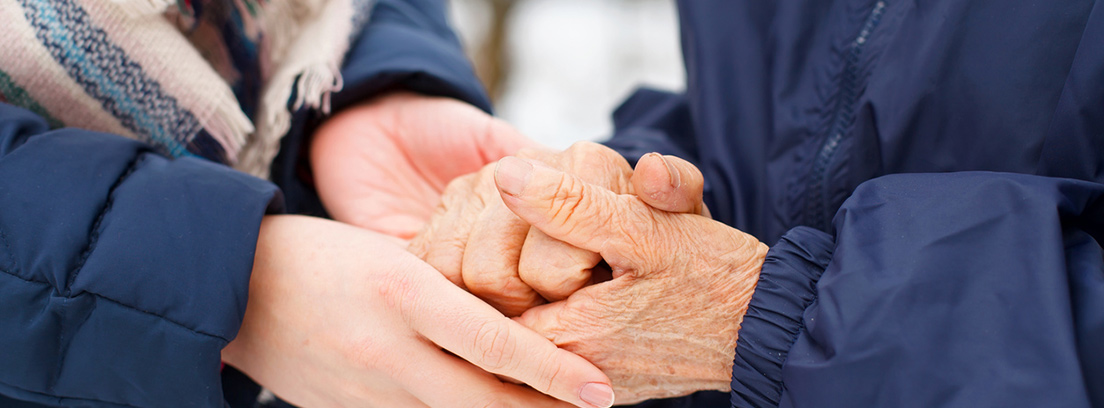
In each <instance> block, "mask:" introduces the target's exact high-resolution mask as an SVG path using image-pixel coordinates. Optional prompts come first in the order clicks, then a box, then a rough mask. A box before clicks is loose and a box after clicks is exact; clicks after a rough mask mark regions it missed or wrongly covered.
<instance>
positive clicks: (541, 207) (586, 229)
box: [495, 156, 653, 264]
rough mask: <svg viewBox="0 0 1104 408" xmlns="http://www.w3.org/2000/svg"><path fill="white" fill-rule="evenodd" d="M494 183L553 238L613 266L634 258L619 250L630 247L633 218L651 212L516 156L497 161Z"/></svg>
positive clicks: (633, 199) (512, 206) (635, 202)
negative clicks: (629, 228)
mask: <svg viewBox="0 0 1104 408" xmlns="http://www.w3.org/2000/svg"><path fill="white" fill-rule="evenodd" d="M495 184H497V185H498V190H499V193H500V195H501V196H502V201H503V202H505V203H506V206H507V207H509V208H510V210H511V211H513V212H514V214H517V216H518V217H520V218H521V219H523V220H525V221H526V222H528V223H529V224H531V225H533V226H534V227H536V228H537V229H539V230H541V231H542V232H544V233H545V234H548V236H550V237H552V238H555V239H558V240H561V241H563V242H566V243H568V244H571V245H574V246H576V247H579V248H582V249H585V250H587V251H591V252H597V253H599V254H601V255H602V257H603V258H605V259H606V260H607V261H608V262H610V263H611V264H613V263H614V259H624V257H625V256H626V255H630V254H622V253H618V251H617V249H618V248H622V249H623V248H630V247H631V246H626V245H624V244H626V243H629V241H630V240H628V239H626V234H625V232H624V231H626V228H625V227H626V226H627V225H626V221H628V219H629V217H632V216H633V215H638V214H641V213H647V212H650V211H653V210H652V209H651V208H648V206H646V205H644V204H643V203H641V202H640V201H639V200H637V199H636V197H633V196H630V195H618V194H616V193H614V192H613V191H610V190H608V189H605V188H601V187H598V186H595V185H593V184H590V183H587V182H585V181H583V180H582V179H580V178H578V177H576V176H574V175H571V174H567V173H564V172H562V171H559V170H555V169H552V168H550V167H546V166H543V165H540V164H536V165H534V163H533V162H529V161H526V160H522V159H519V158H517V157H513V156H507V157H504V158H502V160H499V161H498V167H496V168H495ZM650 219H651V218H650V217H641V221H644V220H650ZM634 227H635V226H634ZM611 258H612V259H611Z"/></svg>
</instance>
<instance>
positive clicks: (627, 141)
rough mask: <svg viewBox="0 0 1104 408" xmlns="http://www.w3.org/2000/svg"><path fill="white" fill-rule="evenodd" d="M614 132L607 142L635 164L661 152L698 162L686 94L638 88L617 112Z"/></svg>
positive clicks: (615, 112)
mask: <svg viewBox="0 0 1104 408" xmlns="http://www.w3.org/2000/svg"><path fill="white" fill-rule="evenodd" d="M613 125H614V129H615V131H614V134H613V136H612V137H610V140H607V141H606V142H605V145H606V146H609V147H610V148H611V149H613V150H616V151H617V152H618V153H620V154H621V155H622V156H624V157H625V158H626V159H627V160H629V161H630V162H632V163H633V164H634V165H635V163H636V161H637V160H639V159H640V157H641V156H643V155H645V154H648V153H651V152H658V153H660V154H668V155H674V156H678V157H681V158H683V159H686V160H688V161H690V162H692V163H695V164H696V163H697V159H698V158H697V144H696V143H695V136H694V129H693V126H692V121H691V118H690V105H689V102H688V100H687V99H686V94H683V93H678V94H676V93H671V92H666V91H660V90H655V89H651V88H640V89H637V90H636V91H635V92H634V93H633V94H632V95H631V96H629V98H628V99H626V100H625V102H623V103H622V104H621V106H619V107H618V108H617V110H616V111H614V112H613Z"/></svg>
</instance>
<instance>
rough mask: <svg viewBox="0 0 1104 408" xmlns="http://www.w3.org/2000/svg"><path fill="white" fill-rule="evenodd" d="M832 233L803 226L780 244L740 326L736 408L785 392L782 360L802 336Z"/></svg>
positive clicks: (771, 402) (766, 402) (767, 403)
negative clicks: (783, 389)
mask: <svg viewBox="0 0 1104 408" xmlns="http://www.w3.org/2000/svg"><path fill="white" fill-rule="evenodd" d="M832 248H833V241H832V237H831V236H830V235H828V234H826V233H824V232H821V231H818V230H815V229H812V228H808V227H797V228H794V229H792V230H790V231H789V232H787V233H786V234H785V235H783V236H782V239H780V240H779V241H778V243H777V244H775V245H774V246H773V247H772V248H771V250H770V252H768V253H767V259H766V261H765V262H764V263H763V270H762V272H761V273H760V274H759V283H758V285H757V286H756V288H755V294H754V295H753V296H752V298H751V304H750V305H749V306H748V311H747V314H746V315H745V316H744V320H743V323H742V324H741V326H740V338H739V340H738V341H737V343H736V360H735V361H734V363H733V364H732V405H733V406H734V407H776V406H778V401H779V398H780V397H781V395H782V363H784V362H785V361H786V357H787V355H788V353H789V351H790V346H792V345H793V343H794V341H795V340H797V336H798V334H799V333H800V332H801V330H802V328H803V326H804V323H803V321H802V315H803V314H804V313H805V309H806V308H807V307H808V306H809V305H810V304H812V303H813V301H814V300H815V299H816V284H817V281H818V280H819V279H820V276H821V274H822V273H823V272H824V269H825V268H826V267H827V266H828V261H829V260H830V259H831V258H832Z"/></svg>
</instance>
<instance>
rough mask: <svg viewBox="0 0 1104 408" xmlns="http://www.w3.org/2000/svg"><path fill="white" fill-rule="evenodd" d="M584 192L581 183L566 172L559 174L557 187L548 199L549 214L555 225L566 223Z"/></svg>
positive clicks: (580, 201) (584, 194) (575, 209)
mask: <svg viewBox="0 0 1104 408" xmlns="http://www.w3.org/2000/svg"><path fill="white" fill-rule="evenodd" d="M585 196H586V193H585V191H584V189H583V186H582V184H581V183H579V182H577V181H576V180H575V178H573V177H570V176H568V175H566V174H561V175H560V176H559V181H558V185H557V187H556V188H555V189H554V190H553V194H552V197H550V199H549V208H548V210H549V214H551V215H552V217H551V220H552V222H553V223H555V224H556V225H561V226H562V225H567V224H568V223H569V221H570V219H571V218H572V217H573V216H574V215H575V212H576V211H578V210H579V206H580V205H582V204H583V201H584V199H585Z"/></svg>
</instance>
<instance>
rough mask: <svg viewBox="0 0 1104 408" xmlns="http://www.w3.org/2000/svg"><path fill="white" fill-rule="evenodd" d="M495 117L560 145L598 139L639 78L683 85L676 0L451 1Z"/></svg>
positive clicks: (608, 129) (676, 86)
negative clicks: (614, 110) (490, 96)
mask: <svg viewBox="0 0 1104 408" xmlns="http://www.w3.org/2000/svg"><path fill="white" fill-rule="evenodd" d="M450 1H451V4H452V9H451V13H452V16H451V17H452V22H453V25H454V27H455V28H456V30H457V32H458V33H459V34H460V37H461V40H462V41H463V42H464V46H465V49H466V51H467V52H468V55H469V56H470V57H471V58H472V60H473V61H475V65H476V71H478V72H479V75H480V78H481V79H482V80H483V81H484V84H486V85H487V88H488V90H489V91H490V92H491V95H492V98H493V99H494V101H495V108H496V113H497V114H498V116H499V117H501V118H502V119H504V120H506V121H508V122H510V123H512V124H513V125H514V126H517V127H518V128H519V129H520V130H521V131H522V132H523V133H525V134H526V135H528V136H529V137H531V138H533V139H535V140H537V141H539V142H541V143H544V144H546V145H549V146H552V147H558V148H566V147H567V146H570V145H571V143H574V142H575V141H578V140H601V139H605V138H607V137H608V136H609V134H610V132H611V131H612V129H613V125H612V123H611V121H610V114H611V113H612V112H613V109H614V108H616V107H617V106H618V105H619V104H620V103H621V101H622V100H624V99H625V97H627V96H628V95H629V94H630V93H631V92H632V90H633V89H635V88H636V87H637V86H639V85H641V84H648V85H649V86H652V87H656V88H660V89H669V90H681V89H683V88H684V83H685V79H684V77H685V73H684V71H683V68H682V54H681V51H680V48H679V39H678V18H677V16H676V11H675V4H674V0H450Z"/></svg>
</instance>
